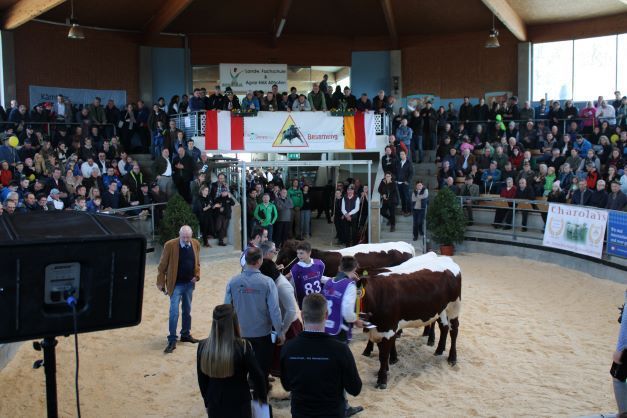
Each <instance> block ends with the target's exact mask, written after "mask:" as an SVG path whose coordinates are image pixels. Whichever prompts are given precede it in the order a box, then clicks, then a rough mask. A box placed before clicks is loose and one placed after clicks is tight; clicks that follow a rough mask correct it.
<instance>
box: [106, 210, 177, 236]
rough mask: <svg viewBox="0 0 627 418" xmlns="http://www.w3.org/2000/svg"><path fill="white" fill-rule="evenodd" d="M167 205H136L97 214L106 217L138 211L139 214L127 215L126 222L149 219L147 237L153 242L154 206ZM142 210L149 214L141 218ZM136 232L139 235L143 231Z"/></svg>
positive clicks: (154, 226)
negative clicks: (102, 214) (106, 215)
mask: <svg viewBox="0 0 627 418" xmlns="http://www.w3.org/2000/svg"><path fill="white" fill-rule="evenodd" d="M166 204H167V202H161V203H151V204H149V205H137V206H130V207H128V208H118V209H109V210H102V211H100V212H99V213H104V214H108V215H127V213H128V212H136V211H140V214H132V215H127V218H126V219H128V220H131V221H148V217H149V218H150V233H149V236H150V237H151V238H152V239H153V240H154V239H155V236H156V234H155V230H156V227H157V226H158V225H155V207H156V206H165V205H166ZM144 210H148V211H149V212H150V214H149V215H148V216H147V217H143V216H142V215H141V212H142V211H144ZM131 224H133V223H131ZM136 231H137V232H139V233H144V234H145V231H141V230H139V229H136Z"/></svg>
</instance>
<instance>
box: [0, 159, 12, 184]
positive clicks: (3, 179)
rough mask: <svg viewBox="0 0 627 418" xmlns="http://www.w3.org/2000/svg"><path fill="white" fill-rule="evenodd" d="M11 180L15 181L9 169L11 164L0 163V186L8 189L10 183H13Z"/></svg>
mask: <svg viewBox="0 0 627 418" xmlns="http://www.w3.org/2000/svg"><path fill="white" fill-rule="evenodd" d="M11 180H13V172H12V171H11V168H10V167H9V163H8V162H7V161H4V160H3V161H2V162H1V163H0V184H2V186H3V187H7V186H8V185H9V183H11Z"/></svg>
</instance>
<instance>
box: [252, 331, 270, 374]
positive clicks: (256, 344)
mask: <svg viewBox="0 0 627 418" xmlns="http://www.w3.org/2000/svg"><path fill="white" fill-rule="evenodd" d="M246 340H248V341H249V342H250V345H252V347H253V350H254V351H255V359H257V363H258V364H259V367H260V368H261V371H262V372H263V375H264V376H265V378H266V379H267V378H268V375H269V374H270V366H272V356H273V355H274V344H272V338H271V337H270V335H266V336H263V337H253V338H246Z"/></svg>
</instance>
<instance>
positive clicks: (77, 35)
mask: <svg viewBox="0 0 627 418" xmlns="http://www.w3.org/2000/svg"><path fill="white" fill-rule="evenodd" d="M70 7H71V11H70V25H72V26H71V27H70V31H69V32H68V33H67V37H68V38H69V39H85V32H83V28H81V27H80V26H79V25H78V21H77V20H76V19H74V0H70Z"/></svg>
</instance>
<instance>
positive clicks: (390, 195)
mask: <svg viewBox="0 0 627 418" xmlns="http://www.w3.org/2000/svg"><path fill="white" fill-rule="evenodd" d="M379 194H380V195H381V199H382V200H383V201H385V200H387V201H388V202H389V203H390V204H391V205H393V206H396V205H397V204H398V201H399V200H400V198H399V195H398V188H397V187H396V183H395V182H394V181H391V182H389V183H386V182H385V180H381V183H380V184H379ZM384 195H385V197H384Z"/></svg>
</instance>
